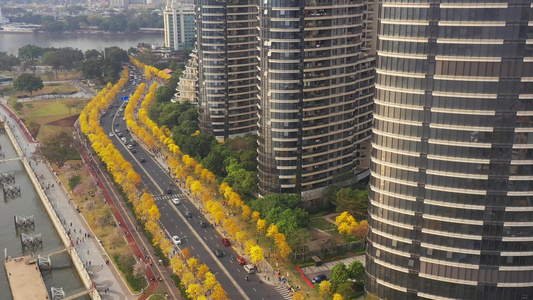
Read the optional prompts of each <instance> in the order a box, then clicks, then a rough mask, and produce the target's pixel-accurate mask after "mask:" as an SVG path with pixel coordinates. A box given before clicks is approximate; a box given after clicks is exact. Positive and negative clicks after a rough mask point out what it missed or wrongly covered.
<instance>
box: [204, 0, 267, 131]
mask: <svg viewBox="0 0 533 300" xmlns="http://www.w3.org/2000/svg"><path fill="white" fill-rule="evenodd" d="M195 9H196V24H197V26H196V31H197V33H196V34H197V56H198V107H199V114H200V128H201V130H202V132H203V133H207V134H212V135H213V136H215V138H217V139H219V140H224V139H227V138H231V137H235V136H243V135H246V134H248V133H255V132H256V130H257V5H256V4H255V2H254V1H252V0H227V1H226V0H196V3H195Z"/></svg>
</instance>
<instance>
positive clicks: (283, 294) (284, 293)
mask: <svg viewBox="0 0 533 300" xmlns="http://www.w3.org/2000/svg"><path fill="white" fill-rule="evenodd" d="M274 289H275V290H276V291H277V292H278V293H279V294H280V295H281V297H283V299H287V300H290V299H292V296H291V295H289V290H288V289H287V287H286V286H275V287H274Z"/></svg>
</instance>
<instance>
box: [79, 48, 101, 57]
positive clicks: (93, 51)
mask: <svg viewBox="0 0 533 300" xmlns="http://www.w3.org/2000/svg"><path fill="white" fill-rule="evenodd" d="M83 55H84V56H85V59H90V58H100V57H102V53H100V51H98V50H96V49H90V50H87V51H85V53H84V54H83Z"/></svg>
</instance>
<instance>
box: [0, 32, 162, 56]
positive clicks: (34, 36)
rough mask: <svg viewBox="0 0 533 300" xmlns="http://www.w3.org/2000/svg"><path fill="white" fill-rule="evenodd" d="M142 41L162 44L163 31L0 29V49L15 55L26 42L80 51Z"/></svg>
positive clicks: (125, 46) (127, 46)
mask: <svg viewBox="0 0 533 300" xmlns="http://www.w3.org/2000/svg"><path fill="white" fill-rule="evenodd" d="M140 42H144V43H147V44H151V45H157V46H164V44H165V38H164V35H163V33H162V32H161V33H142V34H83V33H59V34H57V33H56V34H52V33H17V32H1V31H0V51H4V52H8V53H12V54H15V55H17V54H18V49H19V48H20V47H22V46H25V45H27V44H32V45H36V46H39V47H42V48H45V47H56V48H61V47H72V48H77V49H80V50H82V51H84V52H85V51H86V50H89V49H96V50H98V51H102V50H104V48H106V47H112V46H117V47H120V48H122V49H124V50H128V49H129V48H130V47H136V46H137V44H138V43H140Z"/></svg>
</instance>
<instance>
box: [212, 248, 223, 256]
mask: <svg viewBox="0 0 533 300" xmlns="http://www.w3.org/2000/svg"><path fill="white" fill-rule="evenodd" d="M213 253H215V256H216V257H222V256H224V252H222V251H220V249H213Z"/></svg>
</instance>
